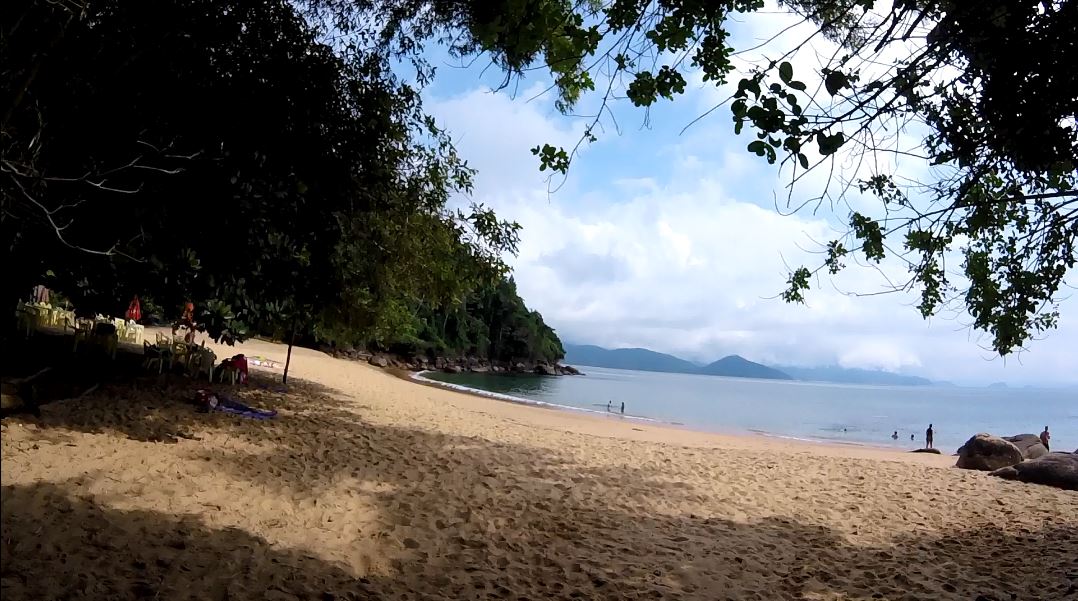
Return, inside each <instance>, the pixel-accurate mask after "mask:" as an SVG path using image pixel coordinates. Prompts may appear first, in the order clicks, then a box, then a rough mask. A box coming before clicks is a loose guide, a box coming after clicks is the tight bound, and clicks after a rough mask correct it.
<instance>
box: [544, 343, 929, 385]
mask: <svg viewBox="0 0 1078 601" xmlns="http://www.w3.org/2000/svg"><path fill="white" fill-rule="evenodd" d="M564 347H565V363H567V364H569V365H584V366H590V367H609V368H611V369H632V370H637V371H660V372H669V373H678V374H701V375H709V376H725V377H728V378H760V379H765V380H806V381H810V382H834V383H837V384H869V385H876V386H930V385H932V384H933V382H932V381H931V380H928V379H926V378H920V377H917V376H906V375H902V374H895V373H891V372H886V371H880V370H873V369H857V368H846V367H838V366H837V365H833V366H829V367H793V366H789V365H772V366H768V365H762V364H760V363H755V362H753V361H749V360H748V359H746V358H744V357H741V356H739V355H729V356H727V357H723V358H722V359H719V360H718V361H715V362H714V363H710V364H708V365H701V364H699V363H692V362H689V361H686V360H684V359H681V358H680V357H675V356H673V355H667V354H665V353H657V352H655V351H652V350H648V349H646V348H619V349H605V348H603V347H601V346H594V345H591V344H566V345H564ZM948 384H949V383H946V382H943V383H941V385H948Z"/></svg>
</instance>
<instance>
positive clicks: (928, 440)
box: [925, 424, 935, 449]
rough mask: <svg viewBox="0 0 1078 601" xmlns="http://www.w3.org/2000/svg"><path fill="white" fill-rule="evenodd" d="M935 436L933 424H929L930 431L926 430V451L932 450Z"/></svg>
mask: <svg viewBox="0 0 1078 601" xmlns="http://www.w3.org/2000/svg"><path fill="white" fill-rule="evenodd" d="M933 434H935V432H934V431H933V430H932V424H928V429H927V430H925V448H926V449H931V448H932V435H933Z"/></svg>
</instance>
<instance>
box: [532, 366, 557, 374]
mask: <svg viewBox="0 0 1078 601" xmlns="http://www.w3.org/2000/svg"><path fill="white" fill-rule="evenodd" d="M535 373H536V375H540V376H556V375H558V372H557V370H555V369H554V368H553V367H551V366H549V365H547V364H546V363H540V364H539V365H536V366H535Z"/></svg>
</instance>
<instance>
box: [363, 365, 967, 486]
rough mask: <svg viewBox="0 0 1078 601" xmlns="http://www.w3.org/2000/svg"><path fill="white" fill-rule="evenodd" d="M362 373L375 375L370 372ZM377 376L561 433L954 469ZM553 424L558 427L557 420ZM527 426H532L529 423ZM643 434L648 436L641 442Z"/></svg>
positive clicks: (844, 446) (910, 457)
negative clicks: (543, 417)
mask: <svg viewBox="0 0 1078 601" xmlns="http://www.w3.org/2000/svg"><path fill="white" fill-rule="evenodd" d="M367 367H369V368H370V369H375V368H374V367H373V366H367ZM377 371H384V372H386V373H388V374H390V375H391V376H393V377H396V378H398V379H401V380H404V381H406V382H408V383H410V384H413V385H419V386H424V387H428V388H434V389H436V390H441V391H444V392H448V393H453V394H457V395H461V396H464V397H467V398H471V399H478V400H482V401H485V402H488V403H497V404H498V405H503V406H506V407H514V408H522V409H528V410H534V409H538V410H543V412H544V413H549V414H554V415H558V416H563V417H564V418H567V419H566V420H565V421H567V422H579V424H578V426H577V427H575V428H572V425H571V424H566V426H567V427H570V428H571V429H570V430H566V431H574V432H578V433H584V434H589V435H593V436H600V437H605V438H614V439H618V440H642V441H648V442H661V443H666V444H675V445H680V446H685V447H703V448H727V449H746V448H763V449H767V450H781V451H784V452H794V453H806V454H810V455H820V456H826V457H854V458H864V459H874V460H885V461H899V462H902V463H916V464H919V465H929V466H932V467H939V468H952V467H954V458H953V457H952V456H951V455H948V454H945V453H942V452H941V453H940V454H939V455H937V454H934V453H914V452H912V451H909V450H901V449H896V448H894V447H888V446H882V445H872V444H869V443H860V442H842V441H832V440H820V439H810V438H804V437H797V436H792V435H784V434H778V433H770V432H757V431H751V430H748V431H714V430H705V429H701V428H693V427H691V426H689V425H686V424H682V423H674V422H668V421H663V420H659V419H655V418H648V417H643V416H629V415H626V416H622V415H620V414H608V413H607V412H605V411H593V410H589V409H584V408H579V407H572V406H568V405H559V404H556V403H546V402H543V401H535V400H531V399H525V398H521V397H514V396H512V395H507V394H501V393H496V392H490V391H486V390H481V389H478V388H470V387H468V386H464V385H461V384H452V383H449V382H440V381H438V380H432V379H430V378H425V377H423V374H425V373H429V372H430V370H426V371H421V372H409V371H406V370H400V369H386V370H381V369H378V370H377ZM537 377H539V376H537ZM507 417H510V416H507ZM558 421H559V422H561V421H562V420H558ZM603 424H606V425H610V426H613V427H611V428H609V429H607V430H605V431H604V430H599V429H596V426H599V425H603ZM531 425H538V424H534V423H533V424H531ZM644 426H647V429H644ZM539 427H541V426H539ZM644 433H649V434H652V435H651V436H644V435H643V434H644Z"/></svg>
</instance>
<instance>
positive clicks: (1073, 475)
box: [992, 453, 1078, 490]
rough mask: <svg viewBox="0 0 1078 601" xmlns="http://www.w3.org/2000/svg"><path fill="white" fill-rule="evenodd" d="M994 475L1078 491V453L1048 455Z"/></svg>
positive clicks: (994, 472) (996, 471)
mask: <svg viewBox="0 0 1078 601" xmlns="http://www.w3.org/2000/svg"><path fill="white" fill-rule="evenodd" d="M992 475H993V476H997V477H1000V478H1006V479H1007V480H1018V481H1020V482H1029V483H1030V484H1044V485H1045V486H1054V487H1056V488H1062V489H1063V490H1078V453H1048V454H1047V455H1043V456H1041V457H1038V458H1037V459H1031V460H1029V461H1023V462H1022V463H1019V464H1017V465H1013V466H1008V467H1003V468H1000V469H998V470H995V471H993V472H992Z"/></svg>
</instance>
